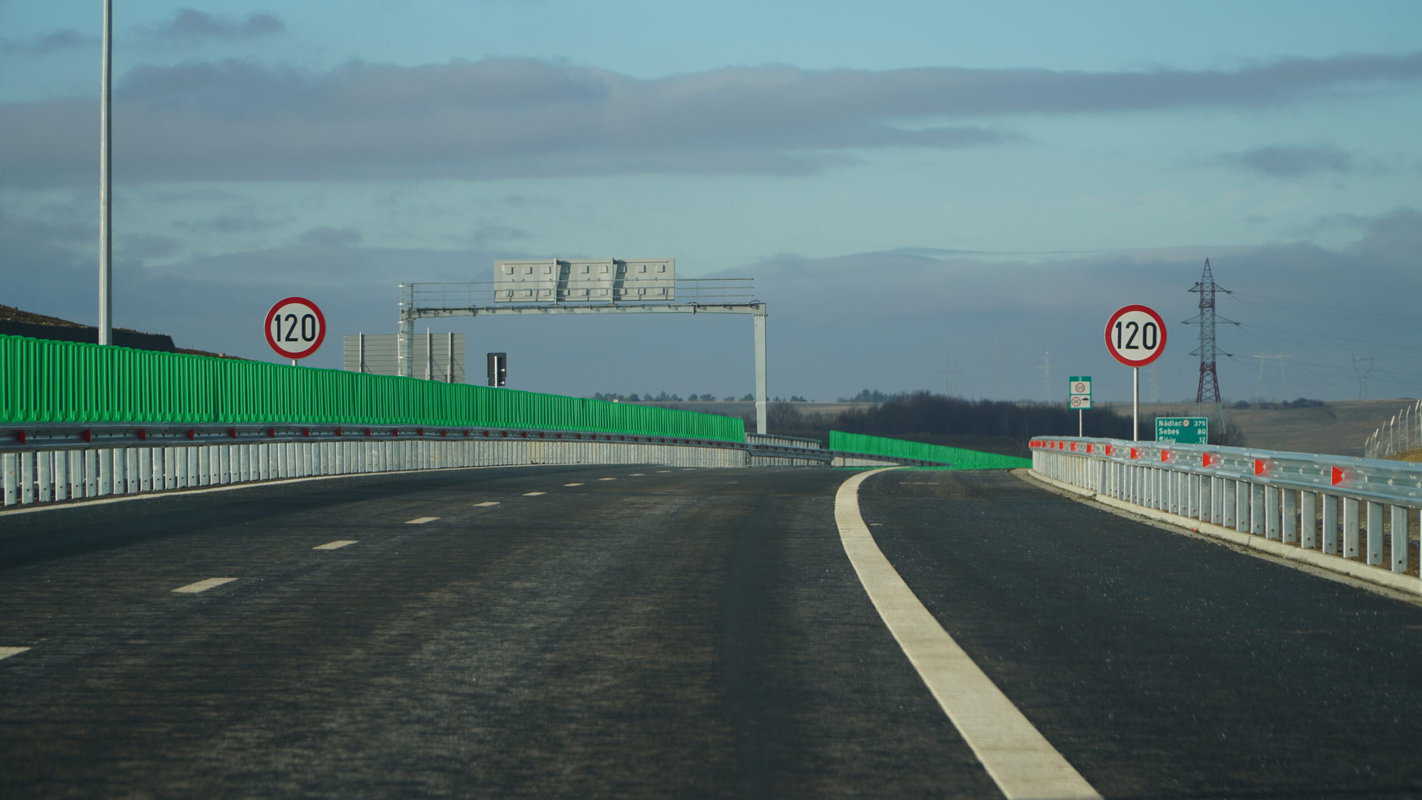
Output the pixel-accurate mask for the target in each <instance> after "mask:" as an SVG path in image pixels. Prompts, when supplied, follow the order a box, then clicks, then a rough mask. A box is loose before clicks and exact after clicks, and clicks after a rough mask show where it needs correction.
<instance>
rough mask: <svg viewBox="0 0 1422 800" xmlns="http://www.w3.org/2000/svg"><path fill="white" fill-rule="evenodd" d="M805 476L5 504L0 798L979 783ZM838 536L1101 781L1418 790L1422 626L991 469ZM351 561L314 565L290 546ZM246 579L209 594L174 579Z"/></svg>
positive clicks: (741, 791) (906, 498) (409, 480)
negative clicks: (859, 534)
mask: <svg viewBox="0 0 1422 800" xmlns="http://www.w3.org/2000/svg"><path fill="white" fill-rule="evenodd" d="M850 474H851V473H849V472H847V471H839V470H824V469H781V470H670V469H667V468H662V467H650V466H649V467H625V466H619V467H596V466H592V467H589V466H583V467H542V468H522V469H481V470H458V471H447V472H439V473H427V474H409V475H384V476H369V477H362V478H341V479H334V480H322V481H309V482H300V483H291V484H283V485H272V486H263V487H252V488H245V489H241V490H236V491H221V492H210V493H202V494H185V495H175V496H168V497H162V498H153V499H145V500H139V501H132V502H123V503H112V504H102V505H93V506H82V507H73V508H64V509H55V510H49V511H43V512H37V513H25V514H18V515H15V514H10V515H0V656H3V655H4V653H5V652H7V651H5V650H4V649H3V648H5V647H28V648H31V649H29V650H26V651H24V652H20V653H19V654H17V655H13V656H11V657H9V658H4V660H0V766H3V769H0V796H4V797H57V796H74V797H90V796H187V795H195V794H207V795H214V796H253V797H255V796H293V795H305V796H314V797H337V796H341V797H348V796H364V797H406V796H447V797H467V796H530V797H532V796H540V797H544V796H573V795H577V796H612V795H617V796H636V797H650V796H658V797H660V796H703V797H822V796H847V795H859V796H866V795H867V796H909V797H917V796H925V797H926V796H932V797H996V796H1000V794H999V792H998V791H997V789H996V788H995V786H994V784H993V782H992V780H991V778H989V776H988V775H987V773H986V772H985V770H984V769H983V768H982V766H981V765H980V764H979V763H978V762H977V760H976V758H975V757H974V756H973V754H972V752H971V751H970V749H969V747H968V745H967V744H966V743H965V742H964V741H963V739H962V738H961V737H960V736H959V735H958V734H957V732H956V730H955V729H954V727H953V725H952V724H950V723H949V721H948V720H946V719H945V717H944V715H943V712H942V711H941V710H940V709H939V707H938V706H937V704H936V703H935V701H934V700H933V698H932V696H931V695H930V694H929V693H928V691H927V690H926V688H925V687H924V685H923V683H922V682H921V681H920V680H919V678H918V676H917V675H916V673H915V672H914V670H913V668H912V667H911V666H910V665H909V663H908V661H907V659H905V657H904V655H903V653H902V652H901V651H900V649H899V647H898V645H897V644H896V642H895V641H894V640H893V638H892V637H891V636H890V635H889V633H888V632H887V630H886V628H885V627H884V624H883V622H882V621H881V620H880V618H879V616H878V613H877V612H876V611H875V610H874V609H873V607H872V606H871V605H870V604H869V602H868V600H867V597H866V595H865V592H864V589H863V588H862V587H861V586H860V585H859V583H858V580H857V578H856V576H855V573H854V570H853V569H852V568H851V566H850V564H849V561H848V559H847V558H846V555H845V552H844V550H843V548H842V546H841V544H840V540H839V536H838V534H837V532H836V529H835V521H834V513H833V498H834V495H835V492H836V489H837V488H838V487H839V485H840V484H841V483H842V482H843V481H844V480H845V479H846V478H847V477H848V476H849V475H850ZM860 505H861V510H862V516H863V517H864V519H865V520H866V521H867V522H868V524H869V525H870V530H871V531H872V532H873V534H874V536H875V538H876V539H877V540H878V543H879V546H880V548H881V549H882V550H883V551H884V553H885V554H886V555H887V556H888V557H889V559H890V560H891V562H892V563H893V564H894V565H895V566H896V567H897V569H898V570H899V571H900V572H901V573H902V575H903V577H904V578H905V579H906V580H907V582H908V584H909V586H910V587H911V588H912V589H913V590H914V591H915V592H916V593H917V594H918V596H919V598H920V599H921V600H922V601H923V602H924V604H925V605H926V606H927V607H928V608H929V610H930V611H931V612H932V613H933V614H934V615H935V616H936V618H937V619H938V621H939V622H940V623H941V624H942V625H943V626H944V628H945V629H946V630H948V631H949V632H950V633H951V634H952V636H953V637H954V638H955V639H956V640H957V641H958V643H959V644H960V645H961V646H962V647H963V649H964V650H965V651H967V652H968V654H969V655H970V656H972V658H973V659H974V660H975V661H976V662H977V663H978V665H979V666H980V667H982V669H983V670H984V671H985V672H986V673H987V674H988V676H989V677H991V678H992V680H993V681H994V682H995V683H996V684H997V685H998V687H999V688H1000V689H1002V691H1003V692H1005V693H1006V695H1007V697H1008V698H1010V699H1011V700H1012V701H1013V702H1014V703H1016V705H1017V706H1018V707H1019V708H1020V709H1021V710H1022V711H1023V712H1024V714H1025V715H1026V716H1027V718H1028V719H1029V720H1030V721H1031V723H1032V724H1034V725H1035V726H1036V727H1037V729H1038V730H1039V731H1040V732H1041V733H1042V735H1043V736H1045V738H1046V739H1047V740H1048V741H1049V742H1051V744H1052V745H1054V746H1055V747H1056V749H1057V750H1058V751H1059V752H1060V753H1061V754H1062V755H1063V756H1064V757H1065V758H1066V759H1067V760H1068V761H1069V762H1070V763H1071V765H1072V766H1074V767H1075V768H1076V769H1077V770H1079V771H1080V772H1081V774H1082V775H1083V777H1085V779H1086V780H1088V781H1089V782H1090V783H1091V784H1092V785H1093V786H1094V787H1095V788H1096V789H1097V790H1098V791H1100V792H1101V793H1102V794H1104V795H1105V796H1107V797H1390V796H1395V797H1408V796H1416V795H1417V794H1419V793H1422V789H1419V787H1422V767H1419V766H1418V765H1417V762H1416V760H1415V759H1412V758H1411V757H1410V755H1411V752H1412V751H1413V750H1414V749H1415V746H1416V739H1417V737H1416V732H1417V731H1418V728H1419V726H1418V724H1417V722H1416V720H1418V719H1419V718H1422V717H1420V716H1419V712H1422V707H1419V706H1422V685H1419V684H1422V675H1419V674H1418V672H1417V670H1416V665H1417V664H1418V663H1422V662H1419V656H1420V655H1422V653H1419V645H1418V640H1417V637H1418V635H1419V631H1422V608H1418V607H1417V606H1416V605H1413V604H1408V603H1402V602H1398V601H1395V600H1390V599H1386V598H1383V597H1379V596H1377V595H1373V594H1370V593H1368V592H1365V591H1362V590H1360V589H1357V588H1354V587H1351V586H1346V585H1342V584H1338V583H1335V582H1331V581H1327V580H1323V579H1320V578H1317V577H1314V576H1310V575H1307V574H1304V573H1300V572H1297V571H1295V570H1292V569H1289V568H1287V567H1283V566H1279V565H1275V564H1271V563H1268V562H1264V561H1260V560H1258V559H1254V558H1250V557H1248V556H1244V555H1241V554H1238V553H1235V552H1233V551H1230V550H1227V549H1225V548H1222V547H1219V546H1217V545H1214V544H1212V543H1209V542H1205V541H1201V540H1198V539H1193V538H1189V537H1185V536H1180V535H1177V534H1172V533H1168V532H1165V531H1161V530H1159V529H1157V528H1153V527H1150V526H1146V525H1142V524H1138V523H1135V522H1132V521H1129V520H1125V519H1122V518H1119V517H1116V516H1113V515H1109V514H1105V513H1103V512H1100V511H1097V510H1095V509H1092V508H1090V507H1087V506H1084V505H1082V504H1079V503H1076V502H1073V501H1071V500H1068V499H1066V498H1063V497H1060V496H1057V495H1054V494H1051V493H1049V492H1045V491H1043V490H1041V489H1039V488H1036V487H1034V486H1031V485H1029V484H1027V483H1025V482H1023V481H1022V480H1020V479H1018V478H1016V477H1014V476H1011V475H1008V474H1004V473H953V472H943V471H917V470H915V471H893V472H886V473H883V474H879V475H875V476H872V477H870V478H869V480H868V481H866V482H865V484H864V487H863V491H862V494H861V497H860ZM338 542H353V544H348V545H345V546H341V547H339V548H338V549H329V550H318V549H313V548H317V547H319V546H322V545H329V544H330V543H338ZM211 578H234V579H235V580H232V581H230V582H228V583H223V584H221V585H217V586H215V587H214V588H210V589H207V590H206V591H203V592H200V593H195V594H178V593H175V592H174V591H173V590H174V589H177V588H180V587H184V586H190V585H192V584H194V583H197V582H201V581H204V580H206V579H211Z"/></svg>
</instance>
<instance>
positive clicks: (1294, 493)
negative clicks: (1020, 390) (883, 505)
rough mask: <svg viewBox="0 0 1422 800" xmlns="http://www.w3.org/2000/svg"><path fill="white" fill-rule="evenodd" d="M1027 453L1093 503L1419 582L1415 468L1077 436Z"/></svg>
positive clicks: (1421, 482) (1421, 502)
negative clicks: (1101, 500) (1106, 500)
mask: <svg viewBox="0 0 1422 800" xmlns="http://www.w3.org/2000/svg"><path fill="white" fill-rule="evenodd" d="M1029 446H1030V448H1031V450H1032V469H1033V471H1034V472H1036V473H1038V474H1040V475H1043V476H1046V477H1048V478H1052V479H1053V480H1056V481H1060V482H1062V483H1066V484H1068V485H1071V486H1075V487H1078V488H1080V489H1084V490H1087V491H1090V492H1093V493H1095V494H1098V495H1104V496H1107V497H1111V498H1115V499H1116V500H1119V501H1123V502H1125V503H1130V504H1134V505H1137V506H1142V507H1145V508H1149V509H1155V510H1157V511H1162V512H1165V513H1168V514H1173V515H1176V516H1179V517H1184V518H1186V519H1189V520H1196V521H1199V522H1203V523H1210V524H1213V525H1218V526H1222V527H1224V528H1228V529H1231V530H1234V531H1238V532H1240V533H1244V534H1249V535H1254V536H1261V537H1263V538H1265V539H1267V540H1272V541H1276V542H1280V543H1282V544H1285V545H1294V546H1297V547H1299V548H1302V549H1306V550H1316V551H1319V552H1321V553H1323V554H1325V555H1331V556H1337V557H1339V558H1342V559H1348V560H1353V561H1361V562H1362V563H1365V564H1368V565H1372V566H1381V565H1383V563H1384V561H1385V560H1386V562H1387V566H1388V568H1389V569H1390V570H1391V571H1392V572H1395V573H1405V574H1408V575H1413V576H1416V575H1418V566H1417V564H1418V559H1417V557H1416V550H1417V548H1416V547H1415V546H1414V544H1413V541H1414V537H1413V536H1412V532H1415V530H1416V527H1415V523H1416V521H1417V520H1418V513H1417V512H1418V510H1419V509H1422V464H1409V463H1406V462H1400V461H1386V460H1381V459H1372V458H1349V457H1345V456H1328V455H1313V454H1308V453H1290V452H1282V451H1273V450H1255V449H1250V448H1240V447H1215V446H1208V445H1177V444H1169V443H1162V442H1126V441H1120V440H1115V439H1094V438H1079V437H1041V438H1036V439H1033V440H1031V442H1030V443H1029Z"/></svg>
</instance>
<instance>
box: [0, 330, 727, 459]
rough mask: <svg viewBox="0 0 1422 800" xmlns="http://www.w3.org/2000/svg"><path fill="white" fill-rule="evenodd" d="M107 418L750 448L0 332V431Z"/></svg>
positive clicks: (460, 390) (525, 396) (435, 387)
mask: <svg viewBox="0 0 1422 800" xmlns="http://www.w3.org/2000/svg"><path fill="white" fill-rule="evenodd" d="M105 422H109V423H140V422H142V423H183V422H191V423H234V424H251V423H311V424H328V425H329V424H337V425H430V426H450V427H459V426H470V427H490V428H525V429H532V428H542V429H553V430H568V431H581V432H587V433H615V434H634V435H640V436H665V437H685V438H694V439H712V440H717V441H724V442H736V443H741V442H744V441H745V422H744V421H743V420H741V419H740V418H738V417H725V416H720V415H716V414H702V413H699V412H695V411H682V410H679V409H666V408H655V407H651V406H640V405H633V404H624V403H610V402H606V401H603V400H589V399H586V398H581V397H565V396H562V395H552V394H539V393H536V392H524V391H519V390H516V389H502V388H499V389H495V388H490V387H485V386H470V385H467V384H451V383H437V382H434V381H425V380H416V379H413V378H396V377H391V376H387V375H363V374H360V373H356V372H345V371H342V370H332V369H314V368H310V367H288V366H284V365H280V364H269V363H266V362H263V361H238V360H235V359H226V358H213V357H210V356H197V355H189V354H185V353H161V352H155V351H151V350H133V349H130V348H126V347H112V346H109V347H101V346H99V345H96V344H85V343H78V342H61V341H52V340H48V339H31V338H27V337H22V336H5V335H0V424H3V423H105Z"/></svg>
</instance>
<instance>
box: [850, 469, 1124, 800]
mask: <svg viewBox="0 0 1422 800" xmlns="http://www.w3.org/2000/svg"><path fill="white" fill-rule="evenodd" d="M886 471H887V470H884V469H876V470H873V471H870V472H861V473H859V474H857V475H855V476H853V477H851V478H850V479H849V480H846V481H845V482H844V483H842V484H840V487H839V490H838V491H837V492H836V493H835V498H834V517H835V524H836V525H837V526H838V528H839V537H840V542H841V544H843V545H844V551H845V554H846V555H848V556H849V561H850V563H851V564H853V566H854V571H855V573H856V574H857V575H858V576H859V582H860V583H861V584H863V586H864V591H865V592H866V593H867V594H868V595H869V600H870V602H872V603H873V604H874V608H875V610H876V611H878V612H879V616H880V618H882V619H883V620H884V624H885V625H886V626H887V627H888V628H889V632H890V633H892V634H893V636H894V639H895V640H896V641H897V642H898V643H899V647H901V648H902V649H903V651H904V655H906V656H907V657H908V660H909V662H910V663H911V664H913V668H914V669H915V670H916V671H917V672H918V675H919V677H920V678H921V679H922V680H923V682H924V684H925V685H927V686H928V690H929V691H930V692H931V693H932V694H933V697H934V699H936V700H937V701H938V705H939V707H940V708H942V709H943V713H944V714H946V715H947V716H948V719H949V721H950V722H952V723H953V726H954V727H956V728H957V729H958V733H959V734H961V735H962V737H963V739H964V741H966V742H967V743H968V746H969V747H971V748H972V750H973V753H974V754H975V755H976V756H977V757H978V760H979V761H980V762H982V765H983V768H984V769H986V770H987V773H988V775H989V776H991V777H992V779H993V781H994V782H995V783H996V784H997V786H998V788H999V789H1001V790H1002V793H1003V794H1004V795H1006V796H1007V797H1008V798H1010V799H1012V800H1016V799H1017V798H1047V797H1052V798H1100V797H1101V795H1100V794H1098V793H1097V791H1096V790H1095V789H1094V788H1092V786H1091V784H1089V783H1087V782H1086V779H1085V778H1083V777H1082V776H1081V773H1079V772H1077V771H1076V768H1075V767H1073V766H1072V765H1071V764H1069V763H1067V760H1066V759H1065V758H1063V757H1062V754H1061V753H1059V752H1057V749H1056V748H1055V747H1053V746H1052V744H1051V742H1048V741H1047V740H1046V738H1045V737H1043V736H1042V734H1041V732H1039V731H1038V730H1037V729H1036V728H1035V727H1033V725H1032V723H1031V722H1030V721H1028V719H1027V717H1026V716H1024V715H1023V714H1022V712H1021V710H1019V709H1018V708H1017V706H1015V705H1013V704H1012V701H1011V700H1009V699H1008V698H1007V696H1006V695H1004V694H1003V693H1002V691H1001V690H1000V689H998V688H997V686H996V685H995V684H994V683H993V682H992V679H990V678H989V677H988V676H987V674H986V673H984V672H983V671H982V669H980V668H979V667H978V665H977V664H975V663H973V660H972V659H971V658H969V657H968V654H967V653H966V652H964V651H963V649H962V648H961V647H959V646H958V643H957V642H955V641H954V640H953V637H952V636H950V635H949V634H948V632H947V631H945V630H944V629H943V626H942V625H939V624H938V620H936V619H934V617H933V615H932V614H931V613H929V611H928V609H927V608H924V606H923V603H922V602H920V601H919V599H918V597H917V596H916V595H915V594H914V593H913V590H911V589H910V588H909V587H908V584H907V583H905V582H904V580H903V578H902V577H901V576H900V575H899V573H898V572H897V571H896V570H895V569H894V567H893V565H892V564H890V563H889V560H888V558H886V557H885V556H884V554H883V552H882V551H881V550H879V546H878V545H877V544H875V542H874V537H873V536H872V535H871V534H870V533H869V528H868V526H867V525H865V524H864V518H863V517H862V516H860V513H859V485H860V484H862V483H863V482H864V481H865V480H867V479H869V478H870V477H872V476H874V475H878V474H879V473H881V472H886Z"/></svg>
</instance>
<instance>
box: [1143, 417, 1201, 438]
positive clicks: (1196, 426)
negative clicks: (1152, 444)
mask: <svg viewBox="0 0 1422 800" xmlns="http://www.w3.org/2000/svg"><path fill="white" fill-rule="evenodd" d="M1155 440H1156V441H1157V442H1174V443H1176V444H1209V443H1210V418H1209V417H1156V418H1155Z"/></svg>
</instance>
